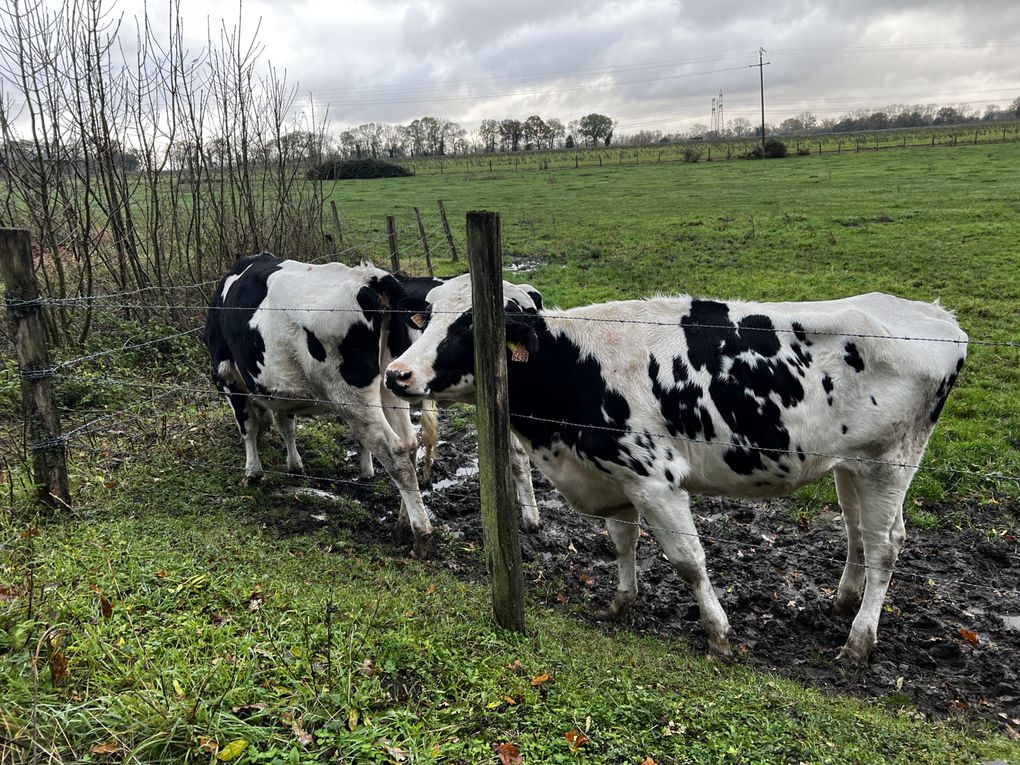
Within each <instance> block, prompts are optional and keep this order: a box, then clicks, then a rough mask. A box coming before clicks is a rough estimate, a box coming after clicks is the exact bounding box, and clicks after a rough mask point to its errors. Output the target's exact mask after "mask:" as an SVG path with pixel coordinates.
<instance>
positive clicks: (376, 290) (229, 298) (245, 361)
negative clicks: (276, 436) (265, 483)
mask: <svg viewBox="0 0 1020 765" xmlns="http://www.w3.org/2000/svg"><path fill="white" fill-rule="evenodd" d="M403 297H404V291H403V289H402V288H401V286H400V284H399V282H398V281H397V280H396V279H395V278H394V277H393V276H391V275H390V274H388V273H386V272H385V271H382V270H380V269H378V268H374V267H372V266H368V265H362V266H358V267H356V268H349V267H347V266H344V265H341V264H339V263H326V264H321V265H312V264H308V263H299V262H297V261H293V260H282V259H280V258H277V257H274V256H273V255H270V254H268V253H263V254H262V255H257V256H253V257H248V258H242V259H241V260H239V261H238V262H237V263H236V264H235V265H234V267H233V268H231V269H230V271H229V272H228V273H227V274H226V275H225V276H224V277H223V280H222V281H221V282H220V283H219V285H217V288H216V292H215V294H214V295H213V298H212V300H211V302H210V306H209V314H208V317H207V319H206V325H205V335H204V339H205V343H206V347H207V348H208V349H209V354H210V356H211V359H212V377H213V382H214V383H215V384H216V386H217V387H218V388H219V389H220V390H221V391H222V392H223V393H224V394H225V395H226V397H227V399H228V400H229V401H230V405H231V407H232V408H233V411H234V416H235V418H236V420H237V427H238V429H239V430H240V432H241V436H242V438H243V439H244V445H245V468H244V472H245V477H244V481H245V482H246V483H250V482H253V481H257V480H258V479H259V478H260V477H261V475H262V464H261V462H260V460H259V455H258V437H259V434H260V433H261V432H263V431H264V430H266V428H268V427H269V424H270V422H271V421H272V420H274V419H275V421H276V425H277V428H278V429H279V431H280V434H281V435H282V436H283V439H284V442H285V444H286V447H287V469H288V470H289V471H291V472H301V471H302V470H303V465H302V461H301V456H300V454H298V451H297V446H296V443H295V438H294V432H295V417H296V416H298V415H315V414H322V413H325V412H335V413H337V414H339V415H340V416H341V417H342V418H343V419H344V420H345V421H346V422H347V424H348V426H349V427H350V429H351V431H352V433H353V435H354V436H355V437H356V438H357V439H358V441H359V442H360V443H361V444H362V447H363V449H362V452H363V454H362V474H363V475H364V474H365V473H366V469H365V465H366V455H368V456H367V465H368V475H371V468H372V461H371V456H370V455H375V457H376V458H377V459H378V460H379V461H380V462H381V463H382V465H383V467H384V468H385V470H386V472H387V473H388V474H389V475H390V477H391V478H392V479H393V482H394V483H395V484H396V486H397V489H398V491H399V492H400V498H401V520H402V521H404V520H406V521H407V522H409V523H410V527H411V531H412V533H413V535H414V552H415V554H416V555H419V556H424V555H426V554H427V552H428V549H429V543H430V539H431V535H432V524H431V523H430V521H429V517H428V514H427V513H426V510H425V507H424V505H423V504H422V498H421V493H420V492H419V490H418V478H417V474H416V467H415V461H416V459H415V458H416V456H417V448H418V439H417V436H416V435H415V432H414V429H413V427H412V426H411V419H410V415H409V404H408V403H407V402H406V401H403V400H400V399H397V398H395V397H394V396H393V395H392V394H391V393H390V392H389V391H387V390H386V389H385V388H384V386H383V385H382V377H381V370H382V368H383V366H384V365H385V362H386V361H388V360H389V358H391V357H390V355H389V353H393V351H397V352H401V351H403V350H405V349H406V348H407V336H408V333H407V330H406V329H405V327H404V326H403V324H404V322H402V321H401V320H400V319H399V316H398V315H397V314H393V313H391V312H389V309H391V308H392V307H393V306H394V305H396V304H397V302H399V301H400V300H401V299H402V298H403ZM398 326H399V328H398ZM391 329H392V330H395V331H391ZM394 335H397V336H399V337H400V338H402V340H400V341H399V342H397V341H395V342H394V343H393V344H392V345H391V339H392V338H393V336H394ZM391 349H392V350H391ZM394 355H396V354H394Z"/></svg>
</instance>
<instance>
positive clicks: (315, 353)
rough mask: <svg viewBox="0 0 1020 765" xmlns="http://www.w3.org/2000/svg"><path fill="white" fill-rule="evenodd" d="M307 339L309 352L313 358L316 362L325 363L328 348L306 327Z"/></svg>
mask: <svg viewBox="0 0 1020 765" xmlns="http://www.w3.org/2000/svg"><path fill="white" fill-rule="evenodd" d="M305 339H306V340H307V341H308V352H309V353H310V354H311V355H312V358H313V359H315V360H316V361H325V360H326V348H325V347H324V346H323V345H322V343H321V342H320V341H319V338H317V337H316V336H315V333H314V332H312V330H310V329H308V327H305Z"/></svg>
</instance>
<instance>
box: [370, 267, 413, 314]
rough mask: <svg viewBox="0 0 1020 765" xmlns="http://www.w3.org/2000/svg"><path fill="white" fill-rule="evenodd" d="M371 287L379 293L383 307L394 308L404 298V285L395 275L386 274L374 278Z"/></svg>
mask: <svg viewBox="0 0 1020 765" xmlns="http://www.w3.org/2000/svg"><path fill="white" fill-rule="evenodd" d="M371 287H372V289H374V290H375V291H376V292H377V293H379V299H380V301H381V302H382V304H383V308H394V307H396V306H397V305H399V304H400V301H401V300H403V299H404V295H405V294H406V293H405V292H404V287H403V286H402V285H401V284H400V282H399V281H397V280H396V279H395V278H394V277H392V276H390V275H389V274H387V275H386V276H383V277H379V278H373V279H372V282H371Z"/></svg>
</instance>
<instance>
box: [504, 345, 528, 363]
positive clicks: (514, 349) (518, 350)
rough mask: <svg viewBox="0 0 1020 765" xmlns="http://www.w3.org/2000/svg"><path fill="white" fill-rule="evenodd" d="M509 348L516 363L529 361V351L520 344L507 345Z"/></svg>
mask: <svg viewBox="0 0 1020 765" xmlns="http://www.w3.org/2000/svg"><path fill="white" fill-rule="evenodd" d="M506 345H507V348H509V349H510V358H511V359H512V360H514V361H527V360H528V349H527V348H525V347H524V346H523V345H521V344H520V343H507V344H506Z"/></svg>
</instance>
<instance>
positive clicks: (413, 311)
mask: <svg viewBox="0 0 1020 765" xmlns="http://www.w3.org/2000/svg"><path fill="white" fill-rule="evenodd" d="M430 309H431V306H430V305H429V304H428V303H427V302H426V301H424V300H422V299H421V298H418V297H405V298H404V299H403V300H401V301H400V303H399V304H398V305H397V310H398V311H399V312H400V313H401V315H402V316H403V319H404V322H406V324H407V326H409V327H410V328H411V329H416V330H418V331H419V332H421V331H422V330H424V329H425V327H427V326H428V325H429V311H430Z"/></svg>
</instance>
